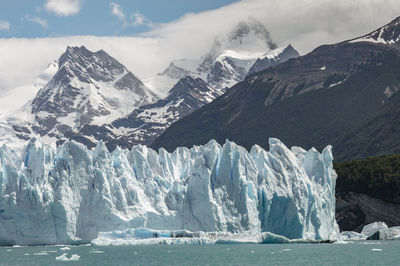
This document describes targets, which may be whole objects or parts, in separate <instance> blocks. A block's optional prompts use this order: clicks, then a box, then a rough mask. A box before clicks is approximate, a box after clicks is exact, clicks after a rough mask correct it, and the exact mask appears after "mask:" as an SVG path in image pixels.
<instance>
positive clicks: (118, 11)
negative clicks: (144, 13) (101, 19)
mask: <svg viewBox="0 0 400 266" xmlns="http://www.w3.org/2000/svg"><path fill="white" fill-rule="evenodd" d="M110 7H111V13H112V14H113V15H114V16H116V17H117V18H118V19H119V20H120V21H122V22H124V24H125V23H126V15H125V13H124V11H123V10H122V7H121V6H120V5H118V4H117V3H114V2H112V3H110Z"/></svg>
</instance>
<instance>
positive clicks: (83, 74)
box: [0, 46, 158, 142]
mask: <svg viewBox="0 0 400 266" xmlns="http://www.w3.org/2000/svg"><path fill="white" fill-rule="evenodd" d="M54 67H55V66H54V65H52V67H51V69H53V70H54ZM50 72H51V71H50V70H49V73H50ZM156 100H158V97H157V96H156V95H155V94H154V93H153V92H152V91H151V90H150V89H148V88H147V87H146V86H145V85H144V84H143V83H142V82H141V81H140V80H139V79H138V78H137V77H135V75H133V74H132V73H131V72H130V71H129V70H128V69H127V68H126V67H125V66H123V65H122V64H121V63H119V62H118V61H117V60H116V59H114V58H113V57H111V56H110V55H108V54H107V53H106V52H105V51H103V50H100V51H97V52H91V51H89V50H88V49H86V48H85V47H84V46H81V47H68V48H67V49H66V51H65V53H63V54H62V55H61V57H60V58H59V60H58V64H57V72H56V73H55V74H54V76H53V77H52V78H51V80H50V81H49V82H48V83H47V84H46V85H45V86H44V87H43V88H41V89H40V91H39V92H38V93H37V95H36V96H35V97H34V99H32V100H31V101H30V102H29V103H27V104H26V105H24V106H23V107H22V108H21V109H20V110H18V111H17V112H15V113H14V114H11V115H9V116H8V117H6V118H3V119H4V120H3V121H2V124H1V125H0V128H4V129H5V130H9V129H10V130H11V131H12V132H14V133H15V136H16V137H17V138H16V139H17V140H18V139H27V138H30V137H32V136H34V135H35V134H39V135H41V136H44V139H45V140H46V138H50V140H51V141H55V140H57V141H61V142H62V141H63V140H65V139H67V138H68V134H72V132H76V131H78V130H79V129H80V128H82V127H83V126H85V125H99V126H100V125H103V124H106V123H111V122H112V121H114V120H116V119H118V118H122V117H124V116H126V115H128V114H129V113H131V112H132V111H133V110H134V109H135V108H138V107H139V106H142V105H145V104H149V103H152V102H154V101H156ZM17 140H16V141H15V142H18V141H17Z"/></svg>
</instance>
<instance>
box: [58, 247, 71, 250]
mask: <svg viewBox="0 0 400 266" xmlns="http://www.w3.org/2000/svg"><path fill="white" fill-rule="evenodd" d="M60 250H71V249H70V248H69V247H63V248H60Z"/></svg>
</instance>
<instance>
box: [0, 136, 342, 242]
mask: <svg viewBox="0 0 400 266" xmlns="http://www.w3.org/2000/svg"><path fill="white" fill-rule="evenodd" d="M269 145H270V151H265V150H264V149H262V148H261V147H259V146H254V147H253V148H252V150H251V151H250V153H249V152H247V151H246V150H245V149H244V148H242V147H240V146H238V145H236V144H234V143H233V142H229V141H226V143H225V144H224V145H223V146H222V147H221V146H220V145H219V144H218V143H217V142H215V141H213V140H212V141H210V142H209V143H207V144H206V145H204V146H195V147H193V148H191V149H187V148H178V149H176V150H175V151H174V152H173V153H168V152H167V151H165V150H163V149H160V150H159V152H158V153H157V152H155V151H153V150H151V149H149V148H147V147H145V146H141V145H139V146H135V147H133V148H132V149H131V150H130V151H128V150H120V149H118V148H117V149H116V150H114V151H113V152H112V153H109V152H108V151H107V149H106V147H105V145H104V144H103V143H99V144H98V145H97V147H96V148H95V149H94V150H87V148H86V147H85V146H83V145H81V144H78V143H76V142H73V141H72V142H66V143H65V144H63V145H62V146H60V147H58V148H56V147H55V146H45V145H44V144H43V143H42V142H41V140H40V139H39V138H34V139H32V140H31V141H30V142H29V144H28V145H27V146H26V148H25V150H24V152H23V154H16V153H15V152H13V151H12V150H10V149H8V148H7V146H5V145H3V146H2V147H1V148H0V244H2V245H4V244H19V245H35V244H60V243H63V244H66V243H81V242H88V241H90V240H92V239H93V238H95V237H96V236H97V235H98V233H99V232H104V231H112V230H123V229H126V228H137V227H142V228H150V229H157V230H181V229H186V230H190V231H206V232H211V231H219V232H230V233H243V232H250V233H259V232H264V231H269V232H272V233H275V234H279V235H283V236H286V237H288V238H310V239H328V238H331V237H332V236H333V235H336V234H337V233H338V227H337V224H336V221H335V182H336V174H335V172H334V170H333V168H332V152H331V147H330V146H328V147H326V148H325V149H324V150H323V152H322V153H321V154H320V153H318V152H317V151H316V150H315V149H311V150H309V151H305V150H303V149H301V148H297V147H294V148H292V150H289V149H288V148H287V147H286V146H285V145H284V144H282V143H281V142H280V141H279V140H277V139H270V140H269Z"/></svg>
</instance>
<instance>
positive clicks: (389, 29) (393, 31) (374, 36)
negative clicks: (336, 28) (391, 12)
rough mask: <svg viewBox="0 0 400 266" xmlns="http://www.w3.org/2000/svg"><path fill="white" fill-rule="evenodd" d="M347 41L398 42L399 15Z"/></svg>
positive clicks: (399, 35) (399, 36)
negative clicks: (387, 22)
mask: <svg viewBox="0 0 400 266" xmlns="http://www.w3.org/2000/svg"><path fill="white" fill-rule="evenodd" d="M349 42H352V43H353V42H375V43H384V44H399V43H400V17H398V18H396V19H394V20H393V21H392V22H390V23H389V24H387V25H385V26H383V27H381V28H379V29H377V30H375V31H373V32H371V33H369V34H366V35H364V36H362V37H360V38H356V39H353V40H350V41H349Z"/></svg>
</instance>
